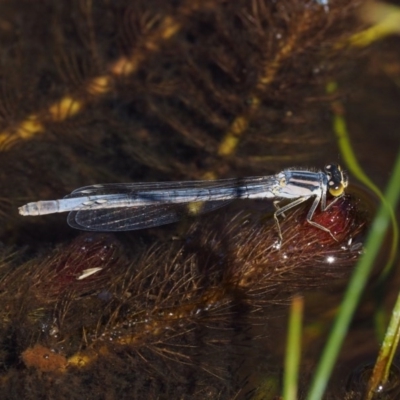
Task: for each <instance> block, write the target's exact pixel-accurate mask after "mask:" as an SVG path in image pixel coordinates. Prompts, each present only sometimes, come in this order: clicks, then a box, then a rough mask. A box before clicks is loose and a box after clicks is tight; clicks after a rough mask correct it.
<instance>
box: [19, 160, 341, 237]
mask: <svg viewBox="0 0 400 400" xmlns="http://www.w3.org/2000/svg"><path fill="white" fill-rule="evenodd" d="M347 185H348V178H347V175H346V174H345V173H344V172H343V171H342V169H341V168H340V166H339V165H336V164H329V165H326V166H325V168H324V170H323V171H317V172H316V171H310V170H295V169H286V170H284V171H282V172H280V173H278V174H276V175H271V176H260V177H249V178H239V179H236V178H232V179H220V180H215V181H183V182H153V183H110V184H104V185H92V186H86V187H82V188H79V189H76V190H74V191H73V192H72V193H71V194H69V195H68V196H66V197H64V199H60V200H47V201H38V202H35V203H28V204H26V205H24V206H22V207H20V208H19V213H20V214H21V215H31V216H34V215H44V214H53V213H59V212H69V215H68V224H69V225H70V226H71V227H73V228H77V229H82V230H89V231H128V230H136V229H144V228H150V227H155V226H159V225H164V224H169V223H171V222H176V221H178V220H180V219H182V218H183V217H184V216H186V215H190V214H192V215H197V214H201V213H205V212H209V211H212V210H215V209H217V208H219V207H222V206H224V205H226V204H227V203H228V202H230V201H232V200H235V199H274V206H275V208H276V211H275V213H274V218H275V222H276V226H277V229H278V233H279V238H280V239H281V241H282V233H281V228H280V225H279V220H278V217H279V216H284V213H285V212H286V211H288V210H290V209H291V208H293V207H296V206H298V205H299V204H301V203H303V202H305V201H306V200H308V199H309V198H311V197H314V201H313V203H312V205H311V207H310V209H309V211H308V214H307V217H306V220H307V222H308V223H309V224H311V225H313V226H315V227H317V228H319V229H321V230H323V231H325V232H328V233H330V234H331V236H332V237H333V238H334V236H333V234H332V233H331V231H330V230H329V229H328V228H326V227H324V226H322V225H320V224H318V223H316V222H314V221H313V220H312V218H313V215H314V212H315V210H316V209H317V207H318V204H321V210H322V211H325V210H327V209H328V208H329V207H330V206H331V205H332V204H333V203H334V202H335V201H336V200H337V199H338V198H340V197H341V196H343V194H344V189H345V188H346V187H347ZM328 192H329V193H330V194H331V195H332V196H333V197H334V199H333V200H332V201H331V202H330V203H329V204H327V194H328ZM281 199H293V201H292V202H290V203H288V204H285V205H284V206H283V207H279V200H281Z"/></svg>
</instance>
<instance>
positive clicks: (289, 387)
mask: <svg viewBox="0 0 400 400" xmlns="http://www.w3.org/2000/svg"><path fill="white" fill-rule="evenodd" d="M303 305H304V300H303V298H302V297H301V296H296V297H294V298H293V300H292V306H291V308H290V318H289V331H288V332H289V333H288V339H287V346H286V357H285V375H284V377H283V399H284V400H296V399H297V382H298V375H299V363H300V354H301V326H302V319H303Z"/></svg>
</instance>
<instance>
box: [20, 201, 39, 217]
mask: <svg viewBox="0 0 400 400" xmlns="http://www.w3.org/2000/svg"><path fill="white" fill-rule="evenodd" d="M18 212H19V214H20V215H23V216H24V217H26V216H31V215H40V212H39V208H38V206H37V203H28V204H25V205H23V206H21V207H19V208H18Z"/></svg>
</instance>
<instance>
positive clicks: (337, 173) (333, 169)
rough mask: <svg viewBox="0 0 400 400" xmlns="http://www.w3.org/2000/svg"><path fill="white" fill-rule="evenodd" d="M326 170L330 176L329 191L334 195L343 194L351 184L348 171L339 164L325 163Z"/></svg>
mask: <svg viewBox="0 0 400 400" xmlns="http://www.w3.org/2000/svg"><path fill="white" fill-rule="evenodd" d="M324 171H325V173H326V175H327V176H328V190H329V193H330V194H331V195H332V196H334V197H339V196H341V195H342V194H343V193H344V189H346V188H347V186H348V184H349V177H348V176H347V174H346V172H344V171H343V170H342V168H341V167H340V165H338V164H328V165H325V168H324Z"/></svg>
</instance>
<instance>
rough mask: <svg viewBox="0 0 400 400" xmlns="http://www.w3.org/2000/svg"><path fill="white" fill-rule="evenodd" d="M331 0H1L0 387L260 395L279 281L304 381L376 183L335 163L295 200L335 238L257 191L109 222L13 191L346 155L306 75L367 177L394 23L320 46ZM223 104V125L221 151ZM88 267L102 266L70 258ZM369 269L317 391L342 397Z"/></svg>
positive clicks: (372, 346) (329, 30)
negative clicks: (322, 192) (50, 211)
mask: <svg viewBox="0 0 400 400" xmlns="http://www.w3.org/2000/svg"><path fill="white" fill-rule="evenodd" d="M352 6H353V5H352V3H351V2H343V4H342V2H340V1H337V2H331V6H330V10H329V12H326V11H324V10H323V9H322V8H321V7H319V6H318V5H317V4H313V5H312V6H310V7H308V8H307V7H304V6H303V5H302V4H298V3H297V2H291V1H287V2H286V1H285V2H282V3H281V4H280V5H279V6H278V5H275V4H270V3H269V2H264V1H259V2H248V1H239V2H234V3H232V4H231V3H219V2H216V1H215V2H214V1H210V2H199V3H196V2H188V3H185V2H181V1H169V2H160V1H150V2H149V1H146V2H145V1H139V0H137V1H133V2H132V1H121V2H115V3H110V2H108V1H104V2H94V3H93V4H92V3H91V2H83V1H82V2H80V1H77V2H75V3H71V2H63V1H60V2H51V1H45V2H40V3H35V4H33V3H31V2H26V1H15V2H3V3H2V4H1V5H0V15H1V17H0V43H1V49H0V51H1V60H0V62H1V64H0V71H1V73H0V82H1V86H0V88H1V90H0V151H1V154H0V180H1V188H2V194H1V198H0V218H1V219H0V221H1V224H0V240H1V243H2V247H1V249H0V250H1V263H0V297H1V303H2V310H1V311H0V323H1V326H0V340H1V348H0V366H1V368H2V370H1V371H2V372H1V373H2V376H1V377H2V379H1V386H2V387H1V390H2V396H4V397H2V398H10V399H13V398H32V399H38V398H73V399H75V398H76V399H80V398H96V399H97V398H105V399H106V398H107V399H111V398H119V399H120V398H134V399H136V398H137V399H142V398H146V399H147V398H191V399H192V398H198V399H215V398H229V399H230V398H251V397H255V398H271V399H272V398H274V396H277V395H279V393H280V386H281V378H282V360H283V355H284V348H285V340H286V325H287V305H288V303H289V300H290V297H291V296H293V295H294V294H298V293H301V294H304V296H305V327H304V343H303V352H302V367H301V385H300V388H301V389H300V390H301V392H300V396H301V395H302V394H305V393H306V391H307V387H308V382H309V380H310V378H311V377H312V374H313V371H314V368H315V365H316V362H317V360H318V358H319V355H320V353H321V350H322V348H323V345H324V343H325V341H326V335H327V333H328V331H329V327H330V324H331V322H332V319H333V316H334V314H335V311H336V310H337V306H338V305H339V304H340V301H341V298H342V295H343V292H344V288H345V286H346V283H347V280H348V277H349V275H350V273H351V270H352V268H353V267H354V265H355V262H356V260H357V258H358V256H359V252H360V248H361V247H360V246H362V243H363V240H364V238H365V234H366V231H367V227H368V222H369V221H370V219H371V218H372V216H373V213H374V212H375V209H376V206H377V204H378V202H377V200H376V198H375V197H374V196H373V195H372V194H371V193H370V192H369V191H368V190H367V189H365V188H363V187H362V186H361V185H360V184H358V183H357V182H356V181H355V179H354V178H353V177H351V176H350V182H351V184H350V187H349V190H348V192H349V193H350V194H351V198H346V200H345V201H343V202H339V203H338V205H337V207H333V209H332V210H331V212H329V213H326V214H324V213H322V214H318V213H317V215H316V218H317V219H318V221H320V223H321V224H328V225H329V226H331V227H332V229H334V230H335V231H337V232H338V237H339V238H340V240H339V242H335V241H333V240H332V239H331V238H330V237H329V235H326V234H325V233H324V232H322V233H321V232H318V231H316V230H315V229H314V228H310V226H308V225H307V224H304V216H305V214H306V212H307V210H308V208H307V207H309V205H307V204H306V205H304V207H303V208H300V209H297V210H294V211H293V213H290V214H288V215H287V218H286V219H285V220H284V221H282V231H283V234H284V235H286V236H285V237H286V238H287V241H286V242H285V243H284V245H283V247H282V249H280V250H278V249H277V248H276V231H275V227H274V224H273V220H272V218H271V214H272V210H273V207H272V205H271V204H267V205H266V204H264V203H261V202H243V204H237V203H234V204H232V205H230V206H229V207H227V208H226V209H221V210H218V211H217V212H216V213H214V214H212V215H209V216H205V217H203V216H202V217H200V218H198V219H197V220H196V219H195V220H194V221H183V222H182V223H181V224H175V225H171V226H167V227H163V228H156V229H154V230H147V231H138V232H128V233H121V234H117V235H111V234H93V233H87V234H84V233H81V232H77V231H74V230H72V229H70V228H69V227H68V225H67V224H66V216H65V215H54V216H45V217H37V218H28V217H25V218H23V217H21V216H19V215H18V213H17V208H18V207H19V206H21V205H22V204H25V203H26V202H29V201H35V200H44V199H57V198H61V197H63V196H64V195H66V194H68V193H70V192H71V191H72V190H74V189H76V188H78V187H81V186H86V185H90V184H95V183H106V182H141V181H159V180H160V181H163V180H189V179H204V177H205V176H207V177H209V176H210V175H211V174H212V175H213V176H214V177H219V178H223V177H243V176H250V175H268V174H273V173H277V172H278V171H280V170H282V169H285V168H290V167H306V168H310V167H311V168H317V169H319V168H322V167H323V166H324V164H326V163H330V162H340V163H341V164H342V165H345V162H344V160H343V157H342V156H341V155H340V152H339V150H338V147H337V145H336V139H335V136H334V133H333V131H332V118H331V104H330V101H331V100H332V98H331V97H328V96H327V95H326V93H325V89H324V88H325V84H326V82H327V81H329V80H332V79H335V80H336V81H337V82H338V83H339V88H340V90H339V92H338V96H339V100H340V101H341V103H342V105H343V107H344V109H345V112H346V120H347V123H348V129H349V132H350V136H351V142H352V144H353V147H354V152H355V153H356V155H357V157H358V160H359V162H360V164H361V165H362V167H363V168H364V169H365V172H366V173H367V174H368V176H369V177H370V178H371V179H372V180H373V181H374V182H375V183H376V184H377V186H378V187H380V188H381V189H384V188H385V186H386V184H387V182H388V179H389V178H390V171H391V168H392V166H393V164H394V160H395V157H396V154H397V152H398V149H399V143H400V141H399V132H398V127H399V126H400V112H399V107H398V105H399V100H400V91H399V80H400V73H399V71H400V68H399V53H398V52H397V51H395V49H397V47H398V38H390V39H386V40H384V41H382V42H380V43H378V44H376V45H373V46H371V48H369V49H366V50H365V49H363V50H361V51H360V50H358V49H343V48H342V49H341V50H338V49H337V48H335V46H334V44H335V43H337V42H338V41H340V40H343V37H347V36H349V35H350V34H351V33H352V32H353V31H355V30H357V29H359V23H358V22H357V21H358V20H357V19H356V17H355V11H354V10H353V9H352ZM354 7H355V5H354ZM235 121H236V125H235ZM237 121H239V122H240V123H242V124H243V125H242V126H243V127H244V128H243V129H242V130H236V131H235V133H234V135H233V136H234V137H235V138H236V139H237V143H238V145H237V147H236V148H235V149H234V151H232V152H231V153H230V154H228V155H226V154H223V152H222V151H221V143H223V142H224V140H225V138H226V136H227V134H229V132H231V131H232V126H238V125H237V124H238V122H237ZM235 135H236V136H235ZM350 238H352V240H353V242H352V245H350V244H349V239H350ZM388 242H389V240H388ZM388 251H389V250H388V249H387V248H386V247H385V248H384V249H383V251H382V255H381V256H380V258H379V261H378V262H377V265H376V269H375V272H374V274H375V275H374V276H377V274H378V272H379V269H380V268H382V266H383V265H384V264H385V260H386V256H387V254H388ZM329 257H332V259H334V262H330V261H329V260H330V258H329ZM397 266H398V261H397V264H396V266H395V271H397V269H396V267H397ZM90 268H101V270H99V273H97V272H94V273H93V275H91V276H90V277H89V278H87V279H83V280H79V279H77V278H78V277H79V276H82V274H84V273H85V272H86V271H87V270H88V269H90ZM373 283H374V282H371V285H370V288H369V289H367V290H366V293H365V296H364V298H363V300H362V303H361V305H360V308H359V310H358V312H357V315H356V317H355V318H354V321H353V325H352V327H351V330H350V332H349V334H348V337H347V339H346V342H345V344H344V346H343V351H342V353H341V356H340V358H339V360H338V362H337V366H336V369H335V372H334V374H333V376H332V380H331V385H330V387H329V390H328V392H327V395H326V398H327V399H331V398H332V399H335V398H340V399H343V398H344V396H345V395H347V398H348V399H353V398H354V399H355V398H359V392H360V391H361V390H362V389H361V388H360V386H361V387H362V382H363V379H364V378H363V377H365V374H366V373H364V372H365V370H368V368H367V367H365V365H369V363H371V362H373V360H374V359H375V357H376V354H377V350H378V343H379V340H380V339H379V336H378V335H377V329H376V326H379V325H376V324H375V322H376V320H377V314H376V310H377V309H380V307H381V306H382V305H383V308H384V309H385V310H390V308H391V305H392V304H393V301H394V299H395V297H396V296H397V291H398V290H397V288H398V285H399V275H398V273H397V272H395V273H394V275H393V276H392V277H391V279H390V281H388V282H386V283H385V285H384V286H381V287H379V288H377V287H376V286H375V285H374V284H373ZM385 318H386V316H385V317H384V318H383V319H384V321H385ZM359 371H361V373H360V372H359ZM394 371H395V372H394V375H395V376H396V375H397V372H396V371H397V370H394ZM393 381H396V379H395V378H393ZM359 382H361V383H359ZM393 387H394V388H393V389H391V390H392V392H389V394H388V397H386V398H390V396H392V398H396V397H393V396H396V395H393V393H396V392H395V391H396V390H397V389H396V384H393ZM255 389H259V390H260V391H259V393H262V394H258V395H257V394H255ZM345 393H347V394H345ZM257 396H258V397H257ZM357 396H358V397H357ZM382 398H384V397H382Z"/></svg>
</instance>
